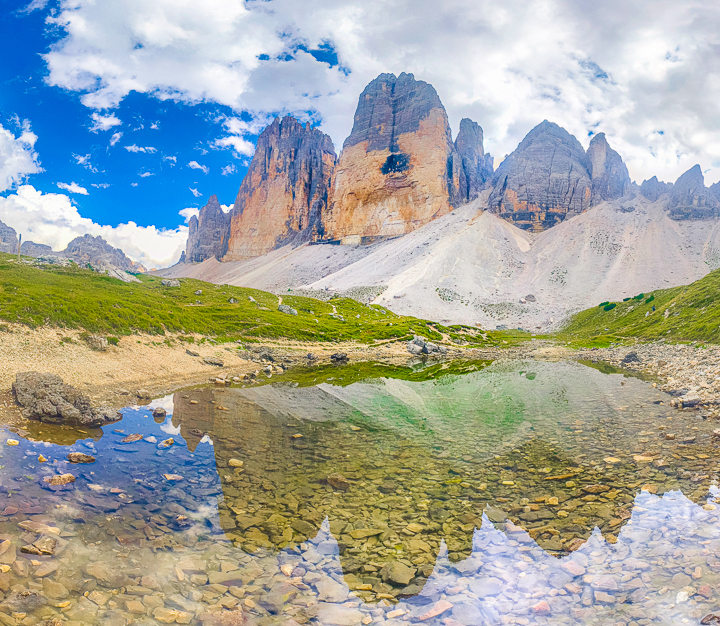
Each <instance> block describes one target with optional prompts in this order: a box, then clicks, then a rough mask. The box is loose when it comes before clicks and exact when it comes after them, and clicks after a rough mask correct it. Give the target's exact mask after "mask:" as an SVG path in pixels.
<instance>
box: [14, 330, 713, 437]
mask: <svg viewBox="0 0 720 626" xmlns="http://www.w3.org/2000/svg"><path fill="white" fill-rule="evenodd" d="M90 338H92V337H90ZM193 340H194V341H193V343H188V337H187V336H184V337H167V338H165V340H164V341H160V338H159V337H154V336H145V335H133V336H130V337H123V338H122V339H121V340H120V342H119V345H118V346H113V345H111V346H107V348H106V349H105V350H97V349H93V347H92V346H91V345H90V343H89V342H88V338H87V337H85V338H83V334H82V333H80V332H79V331H69V330H62V329H52V328H40V329H28V328H26V327H24V326H20V325H11V326H9V327H8V328H7V330H5V331H0V344H2V350H1V353H2V356H3V359H2V361H0V421H2V422H3V423H5V424H9V425H12V424H17V423H19V422H20V421H22V416H21V413H20V410H19V409H18V407H17V406H16V404H15V401H14V398H13V397H12V394H11V392H10V387H11V384H12V383H13V381H14V380H15V376H16V375H17V374H18V373H19V372H23V371H38V372H43V373H48V374H57V375H60V376H61V377H62V378H63V380H64V381H65V382H66V383H68V384H71V385H74V386H75V387H77V388H78V389H79V390H81V391H82V393H84V394H86V395H88V396H89V398H90V400H91V401H92V403H93V404H94V405H100V404H102V405H106V406H108V407H110V408H113V409H119V408H122V407H124V406H127V405H129V404H144V403H146V402H147V401H149V400H150V399H151V398H154V397H158V396H162V395H167V394H170V393H173V392H174V391H176V390H178V389H181V388H183V387H188V386H192V385H199V384H203V383H208V382H210V383H213V382H226V383H227V384H229V383H232V382H236V383H239V382H245V383H247V382H252V381H261V380H264V379H265V378H269V377H271V376H274V375H281V374H283V373H284V372H285V371H287V370H289V369H291V368H297V367H304V366H305V367H306V366H318V365H327V364H330V363H333V364H338V365H342V364H347V363H357V362H377V363H382V364H386V365H402V366H408V365H413V364H418V363H421V362H423V360H425V362H429V363H438V362H444V361H453V360H488V361H490V360H498V359H503V360H504V359H528V358H529V359H542V360H559V359H574V360H581V361H582V360H586V361H591V362H594V363H607V364H610V365H612V366H614V367H618V368H622V369H624V370H628V371H632V372H638V373H639V374H642V375H644V376H645V377H647V378H648V379H650V380H652V381H654V382H653V384H654V385H655V386H657V388H659V389H660V390H662V391H665V392H667V393H669V394H670V396H671V398H670V400H669V403H671V404H673V405H676V406H679V407H685V408H688V407H693V408H702V409H703V410H705V411H706V412H707V413H708V414H709V415H712V416H715V417H720V359H719V358H718V357H720V346H715V345H706V344H667V343H663V342H654V343H647V344H636V345H633V346H615V347H611V348H602V349H599V348H592V349H580V350H572V349H570V348H568V347H567V346H564V345H562V344H558V343H556V342H553V341H550V340H536V339H533V340H532V341H528V342H526V343H523V344H519V345H515V346H508V347H504V348H496V347H490V348H467V347H460V346H452V345H449V346H442V348H441V350H437V351H436V352H434V353H431V354H422V353H418V354H414V353H413V351H412V350H411V349H410V348H408V344H407V343H405V342H386V343H382V344H376V345H371V346H368V345H365V344H359V343H345V344H338V343H319V342H318V343H306V342H305V343H303V342H291V341H275V342H264V343H263V344H244V345H243V344H240V345H238V344H236V343H232V344H218V343H216V342H214V341H213V340H212V339H211V338H203V337H201V336H198V337H197V338H193ZM411 343H412V342H411ZM428 345H430V346H432V344H428ZM411 347H412V348H417V346H411ZM414 352H421V351H420V350H414ZM431 352H432V351H431Z"/></svg>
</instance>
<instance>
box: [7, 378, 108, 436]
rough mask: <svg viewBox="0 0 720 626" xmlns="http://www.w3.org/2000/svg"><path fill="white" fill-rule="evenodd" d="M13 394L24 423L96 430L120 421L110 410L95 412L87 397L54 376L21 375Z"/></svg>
mask: <svg viewBox="0 0 720 626" xmlns="http://www.w3.org/2000/svg"><path fill="white" fill-rule="evenodd" d="M12 391H13V394H14V396H15V400H16V401H17V403H18V404H19V405H20V406H21V407H23V412H22V413H23V416H24V417H25V418H27V419H32V420H39V421H41V422H47V423H50V424H69V425H72V426H86V427H88V428H96V427H99V426H103V425H105V424H110V423H112V422H117V421H118V420H119V419H121V418H122V414H121V413H120V412H118V411H115V410H113V409H108V408H106V407H100V408H94V407H93V406H92V405H91V404H90V398H89V397H88V396H86V395H83V394H82V393H80V391H78V390H77V389H75V387H73V386H71V385H67V384H65V383H64V382H63V379H62V378H60V376H58V375H57V374H41V373H39V372H20V373H19V374H17V376H16V377H15V382H14V383H13V384H12Z"/></svg>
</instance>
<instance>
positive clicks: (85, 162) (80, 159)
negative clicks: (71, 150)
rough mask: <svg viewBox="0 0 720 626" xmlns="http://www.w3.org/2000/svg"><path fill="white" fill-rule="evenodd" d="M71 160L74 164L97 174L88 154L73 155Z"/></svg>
mask: <svg viewBox="0 0 720 626" xmlns="http://www.w3.org/2000/svg"><path fill="white" fill-rule="evenodd" d="M73 159H75V163H77V164H78V165H82V166H83V167H84V168H85V169H86V170H90V171H91V172H93V173H94V174H96V173H97V168H96V167H94V166H93V164H92V161H91V157H90V155H89V154H73Z"/></svg>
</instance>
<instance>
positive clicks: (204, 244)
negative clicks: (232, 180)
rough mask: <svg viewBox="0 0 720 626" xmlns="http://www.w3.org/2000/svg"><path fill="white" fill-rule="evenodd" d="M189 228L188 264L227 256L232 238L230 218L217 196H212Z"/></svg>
mask: <svg viewBox="0 0 720 626" xmlns="http://www.w3.org/2000/svg"><path fill="white" fill-rule="evenodd" d="M189 227H190V230H189V232H188V241H187V248H186V251H185V261H186V262H188V263H202V262H203V261H205V260H207V259H210V258H212V257H215V258H216V259H221V258H222V257H223V256H224V255H225V253H226V252H227V247H228V238H229V236H230V216H229V215H228V214H227V213H225V212H223V210H222V207H221V206H220V202H218V199H217V196H215V195H213V196H210V199H209V200H208V203H207V204H206V205H205V206H204V207H203V208H202V209H200V215H199V216H198V217H196V216H194V215H193V216H192V217H191V218H190V223H189Z"/></svg>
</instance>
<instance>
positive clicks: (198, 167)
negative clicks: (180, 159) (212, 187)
mask: <svg viewBox="0 0 720 626" xmlns="http://www.w3.org/2000/svg"><path fill="white" fill-rule="evenodd" d="M188 167H189V168H192V169H194V170H200V171H201V172H202V173H203V174H207V173H209V172H210V168H209V167H208V166H207V165H200V163H198V162H197V161H190V163H188Z"/></svg>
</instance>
